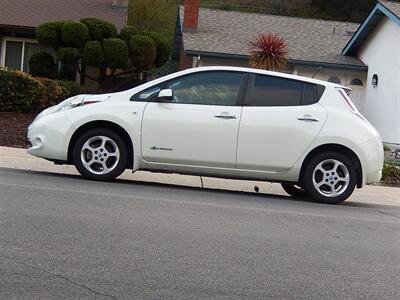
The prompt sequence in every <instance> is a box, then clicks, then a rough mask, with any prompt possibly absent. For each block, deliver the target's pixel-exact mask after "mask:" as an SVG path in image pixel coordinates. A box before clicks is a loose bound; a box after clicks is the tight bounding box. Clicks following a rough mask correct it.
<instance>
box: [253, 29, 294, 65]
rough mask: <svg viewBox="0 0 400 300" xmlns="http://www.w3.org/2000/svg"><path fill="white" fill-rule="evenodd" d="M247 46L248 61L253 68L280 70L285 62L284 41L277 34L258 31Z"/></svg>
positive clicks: (285, 48)
mask: <svg viewBox="0 0 400 300" xmlns="http://www.w3.org/2000/svg"><path fill="white" fill-rule="evenodd" d="M249 46H250V62H249V63H250V66H251V67H253V68H257V69H266V70H280V69H282V68H283V66H284V65H285V64H286V62H287V57H288V52H287V47H286V42H285V41H284V39H282V38H281V37H280V36H278V35H277V34H273V33H259V34H258V35H257V38H256V39H255V40H254V41H251V42H250V44H249Z"/></svg>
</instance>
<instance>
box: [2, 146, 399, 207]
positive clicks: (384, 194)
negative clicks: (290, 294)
mask: <svg viewBox="0 0 400 300" xmlns="http://www.w3.org/2000/svg"><path fill="white" fill-rule="evenodd" d="M0 167H3V168H12V169H23V170H31V171H42V172H51V173H64V174H78V172H77V171H76V170H75V167H73V166H58V165H54V164H53V163H52V162H49V161H47V160H44V159H40V158H36V157H33V156H31V155H29V154H27V152H26V150H25V149H18V148H9V147H0ZM120 178H121V179H126V180H133V181H144V182H157V183H165V184H173V185H183V186H191V187H199V188H200V187H201V179H200V177H198V176H187V175H179V174H158V173H151V172H142V171H139V172H136V173H134V174H132V173H131V171H129V170H128V171H125V172H124V174H122V175H121V176H120ZM202 179H203V187H204V188H208V189H222V190H232V191H244V192H254V187H255V186H257V187H259V193H265V194H277V195H287V194H286V193H285V192H284V191H283V189H282V188H281V186H280V184H277V183H267V182H260V181H243V180H229V179H218V178H210V177H202ZM0 180H1V179H0ZM346 202H349V203H350V202H352V203H360V204H362V203H363V204H377V205H391V206H400V189H399V188H391V187H383V186H365V187H364V188H362V189H358V190H356V191H355V192H354V194H353V195H352V196H351V197H350V199H348V200H347V201H346Z"/></svg>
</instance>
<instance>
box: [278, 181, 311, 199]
mask: <svg viewBox="0 0 400 300" xmlns="http://www.w3.org/2000/svg"><path fill="white" fill-rule="evenodd" d="M281 186H282V188H283V189H284V191H285V192H286V193H288V194H289V195H290V196H292V197H295V198H301V197H306V196H307V193H306V191H305V190H304V188H302V187H301V186H299V185H297V184H295V183H290V182H282V183H281Z"/></svg>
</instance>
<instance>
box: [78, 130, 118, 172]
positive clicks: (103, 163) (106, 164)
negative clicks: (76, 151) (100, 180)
mask: <svg viewBox="0 0 400 300" xmlns="http://www.w3.org/2000/svg"><path fill="white" fill-rule="evenodd" d="M119 160H120V151H119V148H118V146H117V144H116V143H115V142H114V141H113V140H112V139H111V138H109V137H106V136H94V137H91V138H90V139H88V140H87V141H86V142H85V143H84V144H83V146H82V149H81V161H82V164H83V166H84V168H85V169H86V170H88V171H89V172H90V173H92V174H95V175H105V174H108V173H110V172H112V171H113V170H114V169H115V168H116V167H117V165H118V162H119Z"/></svg>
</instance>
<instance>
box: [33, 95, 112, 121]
mask: <svg viewBox="0 0 400 300" xmlns="http://www.w3.org/2000/svg"><path fill="white" fill-rule="evenodd" d="M110 97H111V95H110V94H106V95H78V96H74V97H71V98H68V99H66V100H64V101H63V102H61V103H59V104H57V105H54V106H52V107H49V108H47V109H45V110H44V111H42V112H41V113H40V114H39V115H38V116H37V117H36V119H38V118H41V117H43V116H47V115H50V114H54V113H56V112H60V111H64V110H67V109H70V108H74V107H78V106H84V105H88V104H93V103H97V102H103V101H105V100H108V99H109V98H110Z"/></svg>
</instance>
